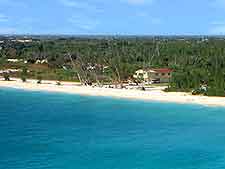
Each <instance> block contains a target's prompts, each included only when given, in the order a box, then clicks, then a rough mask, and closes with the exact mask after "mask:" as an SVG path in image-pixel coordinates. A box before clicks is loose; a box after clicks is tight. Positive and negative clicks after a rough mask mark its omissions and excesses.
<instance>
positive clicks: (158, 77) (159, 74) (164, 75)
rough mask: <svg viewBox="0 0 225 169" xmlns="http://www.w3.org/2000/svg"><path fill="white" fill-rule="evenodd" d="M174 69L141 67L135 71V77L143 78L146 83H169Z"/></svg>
mask: <svg viewBox="0 0 225 169" xmlns="http://www.w3.org/2000/svg"><path fill="white" fill-rule="evenodd" d="M172 72H173V70H172V69H170V68H158V69H153V68H150V69H140V70H137V71H136V72H135V74H134V75H133V77H134V78H135V79H139V80H143V81H144V82H146V83H168V82H169V81H170V78H171V74H172Z"/></svg>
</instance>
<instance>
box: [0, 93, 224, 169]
mask: <svg viewBox="0 0 225 169" xmlns="http://www.w3.org/2000/svg"><path fill="white" fill-rule="evenodd" d="M224 168H225V108H216V107H215V108H209V107H204V106H198V105H179V104H168V103H157V102H152V103H150V102H143V101H127V100H122V99H121V100H119V99H111V98H104V97H87V96H78V95H77V96H76V95H68V94H54V93H44V92H27V91H22V90H15V89H0V169H224Z"/></svg>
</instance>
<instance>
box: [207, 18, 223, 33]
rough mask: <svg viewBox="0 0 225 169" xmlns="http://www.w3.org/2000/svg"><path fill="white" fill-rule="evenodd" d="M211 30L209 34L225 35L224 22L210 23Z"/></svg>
mask: <svg viewBox="0 0 225 169" xmlns="http://www.w3.org/2000/svg"><path fill="white" fill-rule="evenodd" d="M211 25H212V28H211V30H210V33H211V34H216V35H221V34H225V22H222V21H214V22H212V23H211Z"/></svg>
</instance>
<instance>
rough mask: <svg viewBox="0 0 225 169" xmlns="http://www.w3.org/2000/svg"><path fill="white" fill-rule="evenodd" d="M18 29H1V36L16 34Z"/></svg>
mask: <svg viewBox="0 0 225 169" xmlns="http://www.w3.org/2000/svg"><path fill="white" fill-rule="evenodd" d="M15 33H16V29H14V28H9V27H0V34H15Z"/></svg>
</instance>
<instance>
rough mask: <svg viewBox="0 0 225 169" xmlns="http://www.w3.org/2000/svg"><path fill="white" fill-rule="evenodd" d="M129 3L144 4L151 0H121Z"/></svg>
mask: <svg viewBox="0 0 225 169" xmlns="http://www.w3.org/2000/svg"><path fill="white" fill-rule="evenodd" d="M122 1H123V2H126V3H128V4H130V5H145V4H152V3H153V0H122Z"/></svg>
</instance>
